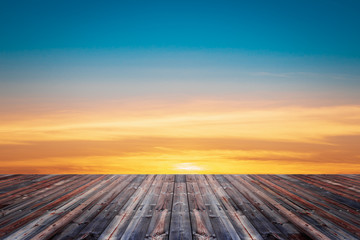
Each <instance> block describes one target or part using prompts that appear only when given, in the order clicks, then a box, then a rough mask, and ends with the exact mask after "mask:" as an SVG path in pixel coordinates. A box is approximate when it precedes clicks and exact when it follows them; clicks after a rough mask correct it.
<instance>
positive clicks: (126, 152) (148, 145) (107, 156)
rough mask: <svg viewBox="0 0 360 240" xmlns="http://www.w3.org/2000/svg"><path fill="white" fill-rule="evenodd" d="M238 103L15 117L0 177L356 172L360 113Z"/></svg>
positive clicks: (110, 107) (8, 127) (5, 124)
mask: <svg viewBox="0 0 360 240" xmlns="http://www.w3.org/2000/svg"><path fill="white" fill-rule="evenodd" d="M240 102H241V101H238V102H235V103H234V102H233V101H230V100H229V101H228V102H227V101H224V100H222V101H214V100H213V101H205V100H203V101H199V100H197V101H193V102H187V103H181V102H172V103H167V104H163V103H161V102H156V101H154V102H153V103H151V102H147V104H146V105H145V106H143V108H144V109H141V105H140V104H141V102H139V103H138V104H139V105H138V106H137V109H136V110H133V109H134V104H136V102H131V104H129V106H127V105H126V104H120V103H114V102H112V103H106V102H104V103H103V106H105V107H104V108H101V107H100V106H99V108H92V109H91V108H89V107H86V106H82V107H81V108H80V107H77V108H72V107H71V106H69V108H67V109H53V110H51V111H44V112H38V113H37V116H36V117H35V116H34V115H32V114H31V113H28V114H24V113H23V114H21V113H16V112H12V113H8V114H7V115H5V116H6V117H5V118H4V119H2V120H1V128H0V139H1V147H0V155H1V156H3V159H2V161H1V164H2V171H4V173H5V172H18V171H19V172H33V171H36V172H37V173H45V172H47V173H49V172H51V173H96V172H101V173H182V172H189V173H306V172H310V173H341V172H343V171H346V172H357V171H358V169H359V162H360V161H359V160H360V156H359V152H358V149H357V146H355V145H354V144H349V142H350V141H351V139H355V141H356V140H358V139H359V135H360V107H358V106H351V105H345V106H322V107H311V106H301V107H300V106H286V105H285V106H280V105H273V106H270V107H269V106H265V105H263V106H261V104H260V103H256V104H254V107H251V104H249V103H248V102H247V103H246V107H245V106H242V104H240ZM117 105H121V107H119V108H117V107H116V106H117ZM38 106H39V105H38ZM149 106H152V107H153V108H156V110H154V111H151V110H150V109H149ZM139 113H143V114H139ZM339 164H340V165H341V168H339ZM35 169H36V170H35Z"/></svg>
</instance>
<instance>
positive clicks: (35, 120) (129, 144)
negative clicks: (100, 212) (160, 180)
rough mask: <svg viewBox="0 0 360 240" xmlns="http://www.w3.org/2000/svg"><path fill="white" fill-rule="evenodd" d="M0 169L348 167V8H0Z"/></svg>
mask: <svg viewBox="0 0 360 240" xmlns="http://www.w3.org/2000/svg"><path fill="white" fill-rule="evenodd" d="M0 4H1V6H0V35H1V37H0V165H1V168H0V173H1V174H7V173H56V174H57V173H241V174H243V173H275V174H278V173H360V150H359V148H358V145H359V144H360V94H359V92H360V45H359V44H358V43H359V42H360V15H359V14H358V12H359V10H360V3H359V2H358V1H356V0H343V1H336V0H328V1H323V0H315V1H307V0H305V1H278V0H275V1H265V0H263V1H259V0H257V1H135V0H134V1H101V2H99V1H40V0H33V1H7V0H4V1H1V3H0Z"/></svg>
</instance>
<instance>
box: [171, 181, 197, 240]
mask: <svg viewBox="0 0 360 240" xmlns="http://www.w3.org/2000/svg"><path fill="white" fill-rule="evenodd" d="M170 221H171V225H170V234H169V239H170V240H175V239H192V231H191V223H190V214H189V202H188V198H187V189H186V178H185V175H176V176H175V188H174V199H173V206H172V214H171V220H170Z"/></svg>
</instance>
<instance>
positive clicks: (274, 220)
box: [0, 174, 360, 240]
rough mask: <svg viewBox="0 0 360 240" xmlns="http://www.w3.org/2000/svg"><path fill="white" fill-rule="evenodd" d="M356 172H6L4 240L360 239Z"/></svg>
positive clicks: (2, 179)
mask: <svg viewBox="0 0 360 240" xmlns="http://www.w3.org/2000/svg"><path fill="white" fill-rule="evenodd" d="M359 210H360V175H19V174H17V175H0V239H7V240H14V239H201V240H203V239H204V240H205V239H253V240H255V239H284V240H285V239H343V240H351V239H360V212H359Z"/></svg>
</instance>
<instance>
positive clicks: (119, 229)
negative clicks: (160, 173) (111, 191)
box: [99, 175, 155, 240]
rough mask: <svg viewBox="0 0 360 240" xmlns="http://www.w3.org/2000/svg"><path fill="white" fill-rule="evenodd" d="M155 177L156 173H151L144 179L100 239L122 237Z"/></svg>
mask: <svg viewBox="0 0 360 240" xmlns="http://www.w3.org/2000/svg"><path fill="white" fill-rule="evenodd" d="M154 178H155V176H154V175H149V176H148V177H147V178H146V179H145V180H144V182H143V183H142V184H141V185H140V186H139V188H138V189H137V191H136V192H135V193H134V195H133V196H131V198H130V199H129V200H128V202H127V203H126V205H125V206H124V207H123V209H121V211H120V212H119V213H118V214H117V215H116V216H115V217H114V219H113V220H112V221H111V222H110V224H109V225H108V226H107V228H106V229H105V230H104V232H103V233H102V234H101V235H100V237H99V239H100V240H103V239H119V238H121V236H122V234H123V233H124V231H125V229H126V227H127V225H128V224H129V222H130V221H131V218H132V217H133V215H134V214H135V212H136V210H137V209H138V207H139V205H140V203H141V202H142V200H143V198H144V196H145V195H146V193H147V192H148V190H149V188H150V186H151V185H152V182H153V181H154Z"/></svg>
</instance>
